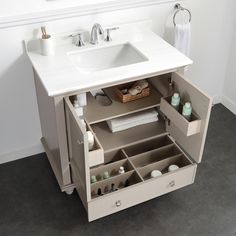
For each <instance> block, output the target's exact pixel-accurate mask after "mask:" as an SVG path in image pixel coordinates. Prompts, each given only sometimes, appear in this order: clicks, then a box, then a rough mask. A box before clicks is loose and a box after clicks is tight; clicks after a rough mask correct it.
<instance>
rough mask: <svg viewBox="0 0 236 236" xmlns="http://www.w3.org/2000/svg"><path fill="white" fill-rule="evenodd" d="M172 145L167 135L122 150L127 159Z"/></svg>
mask: <svg viewBox="0 0 236 236" xmlns="http://www.w3.org/2000/svg"><path fill="white" fill-rule="evenodd" d="M172 143H173V142H172V141H171V140H170V138H169V137H168V136H167V135H163V136H161V137H157V138H153V139H150V140H146V141H143V142H141V143H137V144H134V145H131V146H128V147H126V148H124V151H125V153H126V154H127V155H128V156H129V157H131V156H135V155H137V154H140V153H144V152H148V151H151V150H154V149H157V148H159V147H163V146H165V145H169V144H172Z"/></svg>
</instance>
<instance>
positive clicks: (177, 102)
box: [171, 93, 180, 111]
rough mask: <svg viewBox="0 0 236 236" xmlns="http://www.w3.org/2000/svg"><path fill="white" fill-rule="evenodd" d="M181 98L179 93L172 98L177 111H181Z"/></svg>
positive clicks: (172, 104) (172, 103)
mask: <svg viewBox="0 0 236 236" xmlns="http://www.w3.org/2000/svg"><path fill="white" fill-rule="evenodd" d="M179 103H180V97H179V94H178V93H174V94H173V96H172V97H171V106H172V107H174V108H175V109H176V110H177V111H178V110H179Z"/></svg>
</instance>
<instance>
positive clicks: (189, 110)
mask: <svg viewBox="0 0 236 236" xmlns="http://www.w3.org/2000/svg"><path fill="white" fill-rule="evenodd" d="M191 114H192V106H191V103H190V102H186V103H185V104H184V106H183V111H182V115H183V116H184V117H185V119H186V120H188V121H190V120H191Z"/></svg>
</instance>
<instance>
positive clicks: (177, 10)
mask: <svg viewBox="0 0 236 236" xmlns="http://www.w3.org/2000/svg"><path fill="white" fill-rule="evenodd" d="M175 9H176V12H175V14H174V16H173V23H174V26H176V22H175V18H176V15H177V14H178V13H179V12H180V11H187V12H188V14H189V22H191V20H192V14H191V12H190V11H189V9H187V8H184V7H182V6H181V5H180V4H179V3H177V4H176V5H175Z"/></svg>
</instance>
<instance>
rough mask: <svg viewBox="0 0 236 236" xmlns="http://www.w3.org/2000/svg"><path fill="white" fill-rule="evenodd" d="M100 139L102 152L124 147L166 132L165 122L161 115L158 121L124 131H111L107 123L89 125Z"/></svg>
mask: <svg viewBox="0 0 236 236" xmlns="http://www.w3.org/2000/svg"><path fill="white" fill-rule="evenodd" d="M91 126H92V129H93V131H94V133H95V134H96V136H97V138H98V140H99V141H100V143H101V145H102V147H103V149H104V152H107V151H110V150H114V149H119V148H123V147H126V146H128V145H130V144H133V143H136V142H142V141H143V140H146V139H150V138H152V137H156V136H160V135H164V134H166V130H165V123H164V120H163V119H162V117H161V115H159V121H157V122H152V123H149V124H145V125H140V126H136V127H133V128H130V129H127V130H124V131H120V132H116V133H112V132H111V131H110V129H109V127H108V125H107V123H106V122H105V121H104V122H101V123H96V124H93V125H91Z"/></svg>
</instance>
